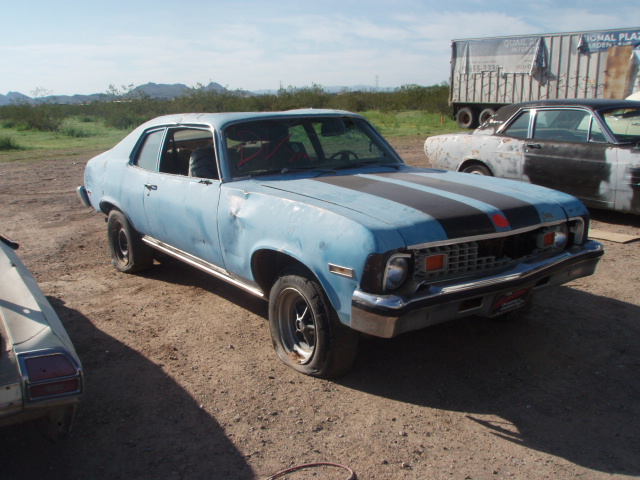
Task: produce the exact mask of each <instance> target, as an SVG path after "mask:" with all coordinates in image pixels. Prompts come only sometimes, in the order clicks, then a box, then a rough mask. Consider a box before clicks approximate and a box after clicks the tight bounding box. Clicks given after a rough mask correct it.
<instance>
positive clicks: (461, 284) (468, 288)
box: [351, 241, 604, 338]
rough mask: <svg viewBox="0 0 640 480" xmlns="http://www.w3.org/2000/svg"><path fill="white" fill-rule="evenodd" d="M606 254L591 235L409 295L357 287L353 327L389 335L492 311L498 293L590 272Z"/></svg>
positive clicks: (542, 285)
mask: <svg viewBox="0 0 640 480" xmlns="http://www.w3.org/2000/svg"><path fill="white" fill-rule="evenodd" d="M603 254H604V250H603V248H602V245H601V244H600V243H598V242H594V241H589V242H587V243H586V244H585V245H582V246H580V247H575V248H574V249H572V250H570V251H562V252H553V253H552V254H549V255H547V256H543V257H537V258H536V259H535V260H531V261H529V262H523V263H519V264H516V265H514V266H513V267H511V268H510V269H508V270H506V271H502V272H500V273H499V274H496V275H492V276H487V277H483V278H475V279H473V280H469V279H465V280H463V281H459V280H458V281H453V282H449V283H437V284H431V285H430V286H428V287H427V288H424V289H422V290H418V291H417V292H416V293H414V294H413V295H410V296H403V295H393V294H392V295H376V294H371V293H366V292H363V291H360V290H356V291H355V292H354V294H353V297H352V300H351V328H353V329H355V330H358V331H361V332H364V333H368V334H370V335H374V336H377V337H384V338H391V337H395V336H396V335H399V334H401V333H405V332H410V331H412V330H419V329H421V328H425V327H428V326H431V325H436V324H438V323H443V322H447V321H449V320H455V319H458V318H463V317H467V316H470V315H480V316H485V317H489V316H493V315H494V313H493V306H494V303H495V300H496V298H497V297H499V296H500V295H503V294H505V293H508V292H510V291H513V290H516V289H522V288H525V287H530V289H531V292H532V293H533V292H535V291H537V290H540V289H543V288H549V287H555V286H558V285H562V284H564V283H567V282H569V281H571V280H574V279H576V278H580V277H586V276H589V275H592V274H593V273H594V272H595V270H596V266H597V264H598V262H599V261H600V257H602V255H603Z"/></svg>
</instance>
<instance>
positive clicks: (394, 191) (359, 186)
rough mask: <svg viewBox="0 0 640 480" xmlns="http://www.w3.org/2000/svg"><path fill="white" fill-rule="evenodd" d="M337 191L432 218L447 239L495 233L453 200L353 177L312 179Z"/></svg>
mask: <svg viewBox="0 0 640 480" xmlns="http://www.w3.org/2000/svg"><path fill="white" fill-rule="evenodd" d="M314 180H315V181H317V182H323V183H327V184H330V185H335V186H337V187H342V188H348V189H349V190H355V191H357V192H362V193H367V194H369V195H374V196H376V197H381V198H385V199H387V200H391V201H392V202H396V203H399V204H401V205H406V206H407V207H411V208H413V209H415V210H418V211H420V212H423V213H425V214H427V215H429V216H431V217H433V218H435V219H436V220H437V221H438V222H440V225H441V226H442V228H443V229H444V231H445V232H446V234H447V237H448V238H461V237H470V236H474V235H485V234H489V233H495V232H496V228H495V226H494V225H493V222H492V221H491V219H489V217H488V216H487V214H486V213H485V212H483V211H482V210H478V209H477V208H475V207H471V206H469V205H467V204H466V203H463V202H459V201H457V200H451V199H449V198H445V197H442V196H440V195H435V194H432V193H425V192H419V191H416V190H415V189H413V188H410V187H405V186H403V185H397V184H394V183H389V182H384V181H379V180H373V179H371V178H364V177H360V176H356V175H348V176H339V177H320V178H316V179H314Z"/></svg>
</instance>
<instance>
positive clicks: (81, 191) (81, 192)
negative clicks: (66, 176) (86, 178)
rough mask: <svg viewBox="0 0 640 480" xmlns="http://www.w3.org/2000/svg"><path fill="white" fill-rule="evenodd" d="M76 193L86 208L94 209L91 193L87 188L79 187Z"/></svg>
mask: <svg viewBox="0 0 640 480" xmlns="http://www.w3.org/2000/svg"><path fill="white" fill-rule="evenodd" d="M76 193H77V194H78V198H79V199H80V202H82V204H83V205H84V206H85V207H89V208H93V207H92V206H91V201H90V200H89V192H87V189H86V188H84V187H78V188H76Z"/></svg>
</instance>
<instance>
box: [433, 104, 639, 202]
mask: <svg viewBox="0 0 640 480" xmlns="http://www.w3.org/2000/svg"><path fill="white" fill-rule="evenodd" d="M424 151H425V153H426V155H427V158H428V159H429V162H430V163H431V165H432V166H433V167H435V168H443V169H445V170H455V171H460V172H466V173H474V174H478V175H493V176H496V177H501V178H509V179H513V180H521V181H524V182H529V183H533V184H536V185H543V186H546V187H549V188H553V189H556V190H560V191H563V192H566V193H570V194H571V195H574V196H576V197H578V198H579V199H580V200H582V201H583V202H584V203H585V204H586V205H587V206H588V207H593V208H599V209H606V210H616V211H619V212H626V213H633V214H636V215H639V214H640V102H636V101H631V100H604V99H591V100H588V99H583V100H546V101H538V102H528V103H517V104H513V105H508V106H506V107H503V108H501V109H500V110H498V112H497V113H496V114H495V115H494V116H493V117H492V118H491V119H490V120H489V121H487V122H485V123H484V124H483V125H481V126H480V127H479V128H477V129H476V130H475V131H473V132H466V133H459V134H446V135H436V136H433V137H429V138H427V139H426V141H425V144H424Z"/></svg>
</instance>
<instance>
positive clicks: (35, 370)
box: [25, 353, 78, 383]
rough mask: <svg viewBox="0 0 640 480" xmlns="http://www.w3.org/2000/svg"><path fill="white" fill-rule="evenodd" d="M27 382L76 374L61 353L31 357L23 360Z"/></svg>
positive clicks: (72, 366)
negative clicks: (27, 377)
mask: <svg viewBox="0 0 640 480" xmlns="http://www.w3.org/2000/svg"><path fill="white" fill-rule="evenodd" d="M25 365H26V366H27V374H28V376H29V382H32V383H33V382H41V381H43V380H50V379H52V378H59V377H68V376H70V375H75V374H77V373H78V370H77V369H76V367H75V366H74V365H73V363H71V360H69V359H68V358H67V357H65V356H64V355H62V354H61V353H58V354H55V355H43V356H41V357H31V358H27V359H26V360H25Z"/></svg>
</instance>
